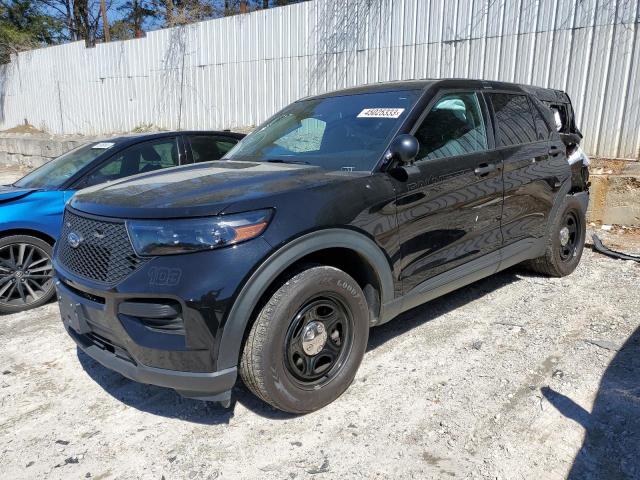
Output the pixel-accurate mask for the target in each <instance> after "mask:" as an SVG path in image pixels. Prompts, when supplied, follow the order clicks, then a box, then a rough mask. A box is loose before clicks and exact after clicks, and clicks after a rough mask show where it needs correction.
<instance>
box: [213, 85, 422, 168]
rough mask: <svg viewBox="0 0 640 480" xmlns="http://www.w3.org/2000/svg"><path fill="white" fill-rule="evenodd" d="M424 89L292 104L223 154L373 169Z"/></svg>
mask: <svg viewBox="0 0 640 480" xmlns="http://www.w3.org/2000/svg"><path fill="white" fill-rule="evenodd" d="M420 94H421V90H402V91H391V92H374V93H363V94H358V95H345V96H337V97H328V98H315V99H310V100H303V101H300V102H296V103H293V104H291V105H289V106H288V107H287V108H285V109H284V110H282V111H280V112H279V113H277V114H276V115H274V116H273V117H272V118H271V119H269V120H268V121H267V122H266V123H264V124H263V125H262V126H261V127H259V128H258V129H257V130H256V131H255V132H253V133H251V134H250V135H249V136H247V137H245V138H244V139H243V140H242V141H241V142H240V143H239V144H238V145H236V146H235V148H234V149H233V150H231V151H230V152H229V153H228V154H227V155H226V156H225V157H224V158H225V159H229V160H250V161H275V162H291V163H308V164H310V165H317V166H320V167H323V168H326V169H329V170H345V171H370V170H372V169H373V168H374V167H375V165H376V163H377V161H378V160H379V159H380V157H381V156H382V154H383V153H384V149H385V148H386V146H387V145H388V144H389V142H390V141H391V137H392V136H393V135H394V134H395V132H396V131H397V129H398V128H399V127H400V125H401V123H402V122H403V120H404V119H405V118H406V116H407V115H408V114H409V111H410V110H411V107H412V106H413V104H414V103H415V102H416V101H417V99H418V98H419V96H420Z"/></svg>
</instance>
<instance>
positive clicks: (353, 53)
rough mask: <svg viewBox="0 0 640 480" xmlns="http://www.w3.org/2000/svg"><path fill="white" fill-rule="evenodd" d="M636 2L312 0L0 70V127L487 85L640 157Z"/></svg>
mask: <svg viewBox="0 0 640 480" xmlns="http://www.w3.org/2000/svg"><path fill="white" fill-rule="evenodd" d="M639 23H640V0H337V1H325V0H319V1H311V2H305V3H300V4H296V5H292V6H288V7H281V8H274V9H270V10H264V11H258V12H255V13H251V14H246V15H238V16H234V17H229V18H223V19H217V20H211V21H207V22H202V23H197V24H193V25H189V26H186V27H180V28H173V29H166V30H159V31H154V32H149V33H148V34H147V37H146V38H143V39H138V40H129V41H124V42H113V43H109V44H100V45H98V46H97V47H95V48H89V49H88V48H85V46H84V44H83V43H82V42H77V43H72V44H67V45H62V46H58V47H50V48H46V49H42V50H35V51H32V52H26V53H22V54H20V55H18V56H17V57H15V58H14V60H13V62H12V63H11V64H9V65H5V66H3V67H0V104H1V105H0V106H1V107H2V108H1V110H0V129H6V128H11V127H13V126H16V125H18V124H21V123H23V122H24V121H25V120H26V121H28V122H29V123H31V124H32V125H34V126H36V127H38V128H41V129H44V130H47V131H49V132H51V133H65V134H66V133H84V134H101V133H111V132H119V131H130V130H132V129H135V128H137V127H144V126H149V125H153V126H156V127H164V128H171V129H173V128H182V129H187V128H193V129H209V128H233V127H239V126H249V125H256V124H259V123H260V122H261V121H263V120H265V119H266V118H267V117H269V116H270V115H271V114H273V113H274V112H275V111H276V110H278V109H279V108H281V107H283V106H284V105H286V104H287V103H290V102H291V101H293V100H295V99H298V98H300V97H303V96H306V95H310V94H315V93H319V92H322V91H327V90H334V89H339V88H343V87H348V86H352V85H358V84H363V83H371V82H378V81H386V80H397V79H412V78H440V77H470V78H485V79H497V80H504V81H515V82H521V83H529V84H534V85H539V86H543V87H553V88H559V89H563V90H566V91H568V92H569V94H570V95H571V97H572V98H573V101H574V105H575V108H576V111H577V114H578V121H579V125H580V127H581V128H582V130H583V132H584V133H585V136H586V141H585V146H586V149H587V151H588V152H589V153H590V154H592V155H596V156H600V157H605V158H628V159H638V158H640V129H639V128H638V120H639V119H640V45H639V44H640V42H639V40H640V39H639V36H640V28H639Z"/></svg>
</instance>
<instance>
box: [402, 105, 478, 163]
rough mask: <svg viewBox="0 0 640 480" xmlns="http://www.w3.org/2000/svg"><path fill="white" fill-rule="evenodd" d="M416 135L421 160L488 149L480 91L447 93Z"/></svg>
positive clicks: (419, 159)
mask: <svg viewBox="0 0 640 480" xmlns="http://www.w3.org/2000/svg"><path fill="white" fill-rule="evenodd" d="M415 136H416V138H417V139H418V141H419V142H420V152H419V153H418V157H417V158H418V160H417V161H423V160H431V159H435V158H444V157H456V156H459V155H466V154H469V153H474V152H482V151H485V150H487V149H488V146H487V131H486V128H485V124H484V119H483V118H482V112H481V109H480V103H479V102H478V96H477V94H475V93H472V92H464V93H451V94H448V95H445V96H443V97H442V98H441V99H440V100H438V102H437V103H436V104H435V106H434V107H433V108H432V109H431V111H430V112H429V114H428V115H427V116H426V118H425V119H424V120H423V122H422V124H421V125H420V127H419V128H418V130H417V131H416V134H415Z"/></svg>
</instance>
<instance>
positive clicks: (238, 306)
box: [217, 229, 394, 369]
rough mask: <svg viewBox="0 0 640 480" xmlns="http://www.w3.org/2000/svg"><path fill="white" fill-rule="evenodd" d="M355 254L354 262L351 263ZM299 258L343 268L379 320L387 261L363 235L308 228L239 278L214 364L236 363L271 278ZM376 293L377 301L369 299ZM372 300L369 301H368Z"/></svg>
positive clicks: (389, 295) (388, 288)
mask: <svg viewBox="0 0 640 480" xmlns="http://www.w3.org/2000/svg"><path fill="white" fill-rule="evenodd" d="M357 258H359V259H360V262H358V263H356V264H355V265H354V264H353V263H352V262H353V261H354V260H355V259H357ZM304 263H321V264H325V265H330V266H335V267H337V268H341V269H344V270H345V271H346V273H348V274H350V275H351V276H353V277H354V279H355V280H356V281H358V283H359V284H360V285H361V286H363V284H365V285H366V284H370V285H371V288H370V289H369V288H363V291H365V297H367V303H369V308H370V314H371V317H370V319H371V323H372V324H375V323H376V322H377V321H378V320H379V316H380V313H381V308H382V305H383V304H385V303H388V302H389V301H391V300H392V299H393V295H394V293H393V292H394V282H393V274H392V270H391V267H390V263H389V260H388V259H387V257H386V255H385V254H384V253H383V251H382V250H381V249H380V247H378V245H376V243H375V242H374V241H373V240H371V239H370V238H369V237H367V236H366V235H364V234H362V233H359V232H356V231H353V230H347V229H327V230H321V231H317V232H312V233H309V234H306V235H303V236H301V237H298V238H296V239H295V240H293V241H291V242H289V243H287V244H286V245H284V246H283V247H281V248H279V249H278V250H276V251H275V252H274V253H272V254H271V255H270V256H269V257H268V258H267V259H266V260H265V261H263V262H262V263H261V264H260V266H259V267H258V268H257V269H256V270H255V271H254V273H253V274H252V275H251V276H250V277H249V280H247V282H245V284H244V285H243V287H242V289H241V290H240V293H239V294H238V295H237V297H236V299H235V301H234V302H233V306H232V307H231V310H230V312H229V314H228V316H227V319H226V322H225V326H224V329H223V333H222V337H221V339H220V343H219V346H218V347H219V348H218V362H217V363H218V369H224V368H231V367H235V366H237V364H238V359H239V357H240V353H241V349H242V344H243V341H244V338H245V335H246V332H247V330H248V328H250V326H251V320H252V319H253V318H254V316H255V313H256V310H257V308H258V307H259V306H260V305H261V301H262V300H263V298H264V297H265V295H266V294H268V293H269V291H270V287H272V286H273V284H274V282H276V281H277V280H278V279H280V278H282V275H283V274H286V273H287V272H288V271H291V270H292V269H295V268H296V266H298V265H302V264H304ZM376 297H377V304H376V303H373V305H372V304H371V303H370V302H371V300H373V299H375V298H376ZM374 302H375V301H374Z"/></svg>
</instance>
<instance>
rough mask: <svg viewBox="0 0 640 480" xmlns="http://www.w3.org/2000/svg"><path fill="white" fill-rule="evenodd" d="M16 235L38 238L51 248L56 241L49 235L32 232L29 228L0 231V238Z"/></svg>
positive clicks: (37, 231)
mask: <svg viewBox="0 0 640 480" xmlns="http://www.w3.org/2000/svg"><path fill="white" fill-rule="evenodd" d="M17 235H27V236H30V237H35V238H39V239H40V240H42V241H44V242H47V243H48V244H49V245H51V246H52V247H53V244H54V243H55V241H56V240H55V239H54V238H53V237H52V236H51V235H49V234H47V233H45V232H43V231H41V230H34V229H30V228H12V229H9V230H2V231H0V238H7V237H14V236H17Z"/></svg>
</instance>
